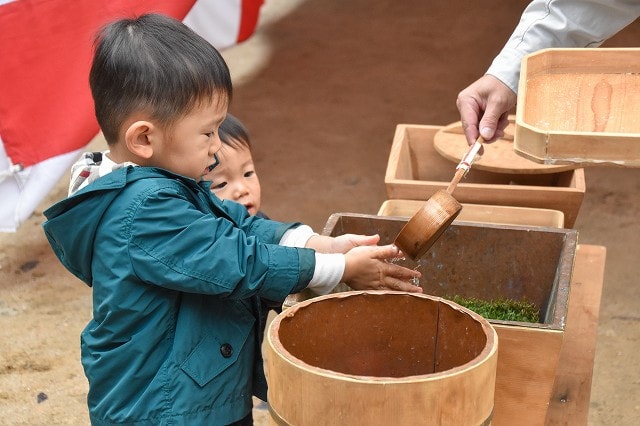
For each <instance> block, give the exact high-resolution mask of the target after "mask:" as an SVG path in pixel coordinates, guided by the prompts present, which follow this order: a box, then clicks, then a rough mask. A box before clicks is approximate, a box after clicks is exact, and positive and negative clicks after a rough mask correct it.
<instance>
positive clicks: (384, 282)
mask: <svg viewBox="0 0 640 426" xmlns="http://www.w3.org/2000/svg"><path fill="white" fill-rule="evenodd" d="M400 255H401V253H400V250H398V248H397V247H396V246H394V245H387V246H369V245H363V246H359V247H354V248H352V249H351V250H349V252H347V254H346V255H345V258H346V265H345V269H344V275H343V276H342V281H344V282H345V283H346V284H347V285H348V286H349V287H351V288H353V289H355V290H397V291H407V292H410V293H422V288H421V287H419V286H416V285H414V284H412V283H411V280H413V279H414V278H420V277H421V274H420V272H418V271H414V270H412V269H409V268H405V267H403V266H399V265H395V264H393V263H388V262H385V260H386V259H394V258H397V257H399V256H400Z"/></svg>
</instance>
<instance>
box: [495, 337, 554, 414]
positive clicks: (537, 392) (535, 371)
mask: <svg viewBox="0 0 640 426" xmlns="http://www.w3.org/2000/svg"><path fill="white" fill-rule="evenodd" d="M493 326H494V328H495V329H496V332H497V333H498V369H497V371H496V390H495V401H494V402H495V410H494V416H493V422H492V425H493V426H510V425H519V426H536V425H542V424H544V417H545V413H546V411H547V402H548V401H549V397H550V396H551V395H552V391H553V384H554V380H555V375H556V371H557V367H558V361H559V357H560V350H561V348H562V340H563V332H561V331H556V330H544V329H534V328H527V327H515V326H504V325H500V324H493ZM523 413H526V416H524V417H523Z"/></svg>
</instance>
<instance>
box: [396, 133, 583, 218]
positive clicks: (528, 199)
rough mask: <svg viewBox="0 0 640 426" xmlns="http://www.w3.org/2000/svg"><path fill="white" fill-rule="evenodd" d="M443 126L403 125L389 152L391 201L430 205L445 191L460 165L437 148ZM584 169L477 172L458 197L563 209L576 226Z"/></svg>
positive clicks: (469, 201)
mask: <svg viewBox="0 0 640 426" xmlns="http://www.w3.org/2000/svg"><path fill="white" fill-rule="evenodd" d="M441 128H442V126H430V125H414V124H399V125H398V126H397V127H396V132H395V135H394V138H393V144H392V146H391V152H390V154H389V160H388V163H387V170H386V174H385V179H384V180H385V185H386V189H387V195H388V198H390V199H409V200H422V201H426V200H427V199H428V198H429V197H431V196H432V195H433V194H434V193H435V192H436V191H437V190H439V189H446V188H447V186H448V185H449V183H450V182H451V179H452V178H453V176H454V174H455V167H456V163H454V162H452V161H450V160H447V159H445V158H444V157H442V156H441V155H440V154H439V153H438V152H437V151H436V149H435V148H434V146H433V140H434V136H435V134H436V133H437V132H438V131H439V130H440V129H441ZM585 189H586V188H585V180H584V170H583V169H581V168H578V169H571V170H566V171H562V172H559V173H543V174H512V173H495V172H490V171H486V170H475V169H473V167H472V168H471V170H470V171H469V173H468V174H467V176H466V177H465V178H464V179H463V180H462V181H461V182H460V183H459V184H458V185H457V187H456V190H455V192H454V196H455V198H456V199H457V200H458V201H460V202H461V203H467V204H487V205H502V206H515V207H534V208H544V209H551V210H559V211H561V212H563V214H564V224H565V226H566V227H569V228H571V227H573V226H574V224H575V221H576V218H577V216H578V212H579V210H580V206H581V205H582V200H583V198H584V192H585Z"/></svg>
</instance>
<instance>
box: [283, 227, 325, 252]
mask: <svg viewBox="0 0 640 426" xmlns="http://www.w3.org/2000/svg"><path fill="white" fill-rule="evenodd" d="M314 235H318V234H317V233H315V232H313V229H311V227H310V226H308V225H300V226H298V227H297V228H293V229H289V230H287V231H286V232H285V233H284V235H282V238H280V245H281V246H286V247H304V246H305V245H306V244H307V241H309V238H311V237H313V236H314Z"/></svg>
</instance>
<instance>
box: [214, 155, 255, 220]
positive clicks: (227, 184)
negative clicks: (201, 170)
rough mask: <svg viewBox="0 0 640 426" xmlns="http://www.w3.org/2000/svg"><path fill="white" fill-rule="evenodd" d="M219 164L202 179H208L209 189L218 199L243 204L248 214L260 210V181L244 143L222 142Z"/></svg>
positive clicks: (253, 213)
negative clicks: (231, 144) (230, 144)
mask: <svg viewBox="0 0 640 426" xmlns="http://www.w3.org/2000/svg"><path fill="white" fill-rule="evenodd" d="M218 158H219V159H220V164H218V165H217V166H216V168H215V169H213V170H212V171H211V172H209V173H208V174H206V175H205V176H204V177H203V179H204V180H210V181H212V182H213V183H212V184H211V191H212V192H213V193H215V194H216V195H217V196H218V197H219V198H220V199H223V200H233V201H235V202H237V203H240V204H242V205H244V206H245V207H246V208H247V210H248V211H249V214H250V215H255V214H256V213H258V210H260V181H259V180H258V174H257V173H256V170H255V167H254V165H253V157H252V156H251V151H250V150H249V148H248V147H247V146H245V145H242V146H234V147H231V146H229V145H226V144H222V148H221V149H220V151H218Z"/></svg>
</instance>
